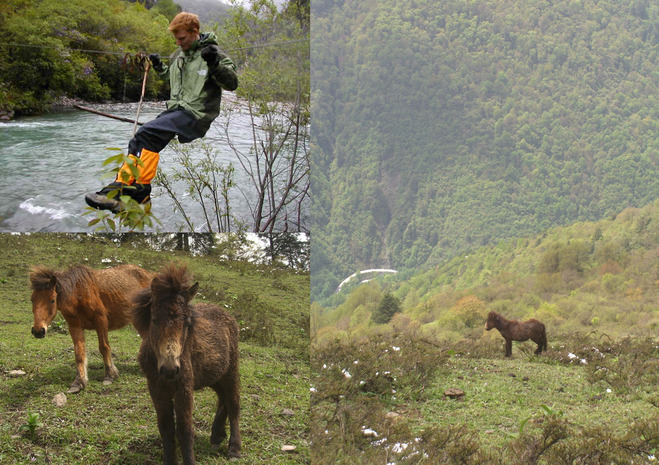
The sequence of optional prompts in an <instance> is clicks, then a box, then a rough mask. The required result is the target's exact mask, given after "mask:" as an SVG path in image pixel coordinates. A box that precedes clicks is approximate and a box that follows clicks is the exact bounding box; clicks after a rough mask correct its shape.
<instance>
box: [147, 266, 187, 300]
mask: <svg viewBox="0 0 659 465" xmlns="http://www.w3.org/2000/svg"><path fill="white" fill-rule="evenodd" d="M191 286H192V274H191V273H190V271H188V267H187V266H186V265H175V264H173V263H170V264H168V265H166V266H165V267H164V268H163V269H162V271H161V272H160V274H158V275H156V276H155V277H154V278H153V281H152V283H151V291H152V293H153V294H157V295H158V296H162V295H170V296H171V295H179V294H185V293H186V292H187V291H188V289H190V287H191Z"/></svg>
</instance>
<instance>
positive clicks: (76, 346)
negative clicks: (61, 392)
mask: <svg viewBox="0 0 659 465" xmlns="http://www.w3.org/2000/svg"><path fill="white" fill-rule="evenodd" d="M69 334H71V339H73V351H74V352H75V357H76V371H77V375H76V379H74V380H73V384H71V387H70V388H69V390H68V391H66V392H67V393H69V394H75V393H76V392H80V391H81V390H83V389H84V387H85V386H87V353H86V348H85V331H84V330H83V329H82V328H81V327H80V326H69Z"/></svg>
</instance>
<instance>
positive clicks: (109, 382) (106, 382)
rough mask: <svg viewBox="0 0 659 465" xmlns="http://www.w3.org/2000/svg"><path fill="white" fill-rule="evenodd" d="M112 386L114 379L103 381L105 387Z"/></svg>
mask: <svg viewBox="0 0 659 465" xmlns="http://www.w3.org/2000/svg"><path fill="white" fill-rule="evenodd" d="M110 384H112V378H105V379H104V380H103V386H109V385H110Z"/></svg>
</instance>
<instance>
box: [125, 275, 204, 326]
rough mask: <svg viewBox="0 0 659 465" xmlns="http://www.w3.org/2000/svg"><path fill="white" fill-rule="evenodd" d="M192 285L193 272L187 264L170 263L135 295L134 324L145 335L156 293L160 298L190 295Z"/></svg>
mask: <svg viewBox="0 0 659 465" xmlns="http://www.w3.org/2000/svg"><path fill="white" fill-rule="evenodd" d="M191 287H192V274H191V273H190V272H189V271H188V268H187V266H185V265H175V264H172V263H170V264H168V265H166V266H165V267H164V268H163V269H162V271H161V272H160V273H159V274H157V275H156V276H154V278H153V281H151V286H150V287H145V288H144V289H142V290H141V291H139V292H137V293H136V294H135V295H134V296H133V309H132V315H133V325H134V326H135V329H137V331H138V332H139V333H140V334H142V335H143V337H144V334H145V333H146V331H148V329H149V325H150V324H151V305H152V304H153V297H154V295H156V296H158V298H159V299H172V298H173V297H174V296H176V295H183V296H185V297H186V298H187V297H188V291H189V290H190V288H191Z"/></svg>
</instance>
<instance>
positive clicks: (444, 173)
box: [312, 0, 659, 303]
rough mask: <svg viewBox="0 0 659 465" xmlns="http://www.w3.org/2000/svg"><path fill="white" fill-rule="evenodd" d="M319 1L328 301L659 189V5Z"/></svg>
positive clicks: (321, 201) (323, 298)
mask: <svg viewBox="0 0 659 465" xmlns="http://www.w3.org/2000/svg"><path fill="white" fill-rule="evenodd" d="M312 7H313V9H312V17H313V28H312V114H313V121H312V125H313V126H312V136H313V138H314V147H313V150H314V152H313V156H312V160H313V163H314V165H313V167H312V189H313V201H314V204H313V212H314V223H313V226H312V228H313V232H314V237H313V244H312V247H313V249H312V256H313V263H312V299H314V300H318V301H320V302H325V303H326V302H327V298H328V297H329V296H330V295H331V294H332V292H334V290H335V289H336V287H337V285H338V283H339V282H340V281H341V280H342V279H343V278H345V277H347V276H348V275H350V274H351V273H353V272H354V271H356V270H360V269H364V268H372V267H391V268H396V269H398V270H410V269H419V268H424V267H425V268H430V267H432V266H437V265H441V264H442V263H444V262H446V261H447V260H450V259H451V258H453V257H456V256H458V255H460V256H464V255H465V254H466V253H468V252H469V251H472V250H474V249H476V248H478V247H481V246H483V245H487V244H492V243H498V242H499V241H500V240H501V239H506V238H517V237H523V236H529V235H530V234H534V233H538V232H540V231H544V230H546V229H548V228H550V227H553V226H556V225H568V224H572V223H574V222H577V221H585V220H599V219H601V218H604V217H606V216H607V215H609V214H613V213H615V212H618V211H621V210H623V209H624V208H626V207H629V206H633V207H641V206H644V205H647V204H649V203H651V202H653V201H654V200H656V198H657V197H658V196H659V195H658V194H659V167H658V165H657V161H658V157H659V138H658V137H657V135H658V134H659V118H658V116H659V102H658V101H657V99H658V97H659V72H658V69H659V67H658V66H657V65H658V58H659V7H658V6H657V4H656V2H651V1H648V0H634V1H632V2H616V1H613V0H602V1H594V0H532V1H528V0H523V1H522V0H496V1H495V0H482V1H472V0H452V1H450V2H436V1H433V0H414V1H412V0H410V1H402V2H400V1H394V0H384V1H379V0H378V1H376V0H361V1H354V0H345V1H343V2H333V1H329V0H318V1H314V2H313V5H312ZM493 271H494V270H493Z"/></svg>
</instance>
